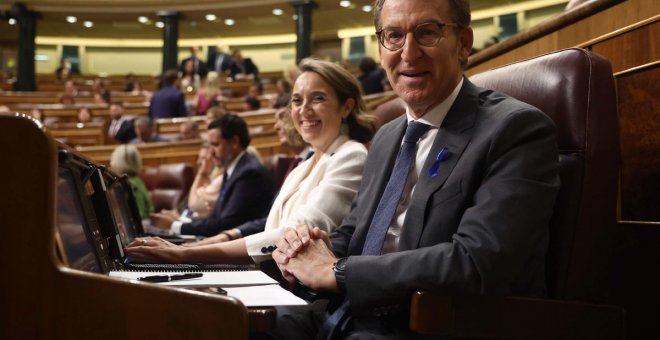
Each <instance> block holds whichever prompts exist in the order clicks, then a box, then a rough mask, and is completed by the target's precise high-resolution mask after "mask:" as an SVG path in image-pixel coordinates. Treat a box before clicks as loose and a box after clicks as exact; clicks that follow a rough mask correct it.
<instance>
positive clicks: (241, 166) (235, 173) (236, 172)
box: [218, 153, 251, 216]
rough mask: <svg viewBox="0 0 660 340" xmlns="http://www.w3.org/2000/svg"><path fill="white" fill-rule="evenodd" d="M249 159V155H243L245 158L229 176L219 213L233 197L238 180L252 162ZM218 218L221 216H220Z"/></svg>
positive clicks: (242, 158)
mask: <svg viewBox="0 0 660 340" xmlns="http://www.w3.org/2000/svg"><path fill="white" fill-rule="evenodd" d="M249 157H251V156H250V155H248V154H247V153H245V154H243V157H241V159H239V160H238V163H236V167H235V168H234V171H233V172H232V174H231V176H229V178H228V179H227V183H224V184H223V185H222V186H221V188H222V191H224V194H223V197H222V200H221V201H220V205H219V209H218V212H220V211H222V209H223V208H224V206H225V203H227V201H229V199H230V197H231V193H232V191H233V190H234V183H236V179H237V178H239V177H240V175H241V173H242V172H243V169H244V168H245V166H246V165H247V164H248V162H249V161H250V159H249ZM218 216H220V215H219V214H218Z"/></svg>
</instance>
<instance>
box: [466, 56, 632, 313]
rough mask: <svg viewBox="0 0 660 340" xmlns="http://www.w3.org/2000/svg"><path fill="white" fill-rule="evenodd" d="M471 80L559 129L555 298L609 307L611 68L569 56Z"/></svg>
mask: <svg viewBox="0 0 660 340" xmlns="http://www.w3.org/2000/svg"><path fill="white" fill-rule="evenodd" d="M470 80H471V81H472V82H473V83H475V84H476V85H478V86H481V87H485V88H489V89H493V90H496V91H499V92H502V93H505V94H508V95H510V96H512V97H514V98H517V99H519V100H521V101H524V102H526V103H529V104H531V105H534V106H536V107H537V108H539V109H541V110H542V111H543V112H545V113H546V114H547V115H548V116H550V117H551V118H552V120H553V121H554V122H555V124H556V125H557V129H558V146H559V163H560V179H561V188H560V191H559V194H558V197H557V201H556V204H555V208H554V214H553V218H552V221H551V225H550V242H549V248H548V257H547V270H546V274H547V282H548V288H549V295H550V296H551V297H555V298H560V299H580V300H587V301H608V298H609V296H610V287H609V283H610V282H611V281H612V280H611V277H610V275H611V268H610V264H611V263H612V262H611V260H612V256H613V250H614V241H615V231H616V230H615V228H616V207H617V190H618V189H617V184H618V175H619V166H620V156H619V138H618V133H619V130H618V125H617V109H616V108H617V105H616V96H615V87H614V79H613V77H612V70H611V66H610V63H609V62H608V61H607V60H606V59H604V58H602V57H600V56H598V55H596V54H593V53H590V52H588V51H585V50H581V49H566V50H561V51H557V52H554V53H550V54H546V55H543V56H540V57H535V58H532V59H528V60H524V61H520V62H516V63H514V64H510V65H506V66H502V67H500V68H497V69H494V70H490V71H486V72H484V73H480V74H477V75H474V76H472V77H471V78H470Z"/></svg>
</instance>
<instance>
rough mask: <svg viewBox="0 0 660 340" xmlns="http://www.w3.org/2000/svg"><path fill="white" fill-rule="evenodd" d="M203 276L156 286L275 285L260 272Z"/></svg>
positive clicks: (129, 274) (123, 274) (130, 275)
mask: <svg viewBox="0 0 660 340" xmlns="http://www.w3.org/2000/svg"><path fill="white" fill-rule="evenodd" d="M201 273H203V274H204V276H202V277H200V278H195V279H187V280H176V281H169V282H159V283H157V284H159V285H164V286H176V287H214V286H220V287H237V286H254V285H271V284H276V283H277V281H275V280H273V279H272V278H271V277H270V276H268V275H266V274H265V273H264V272H262V271H260V270H248V271H226V272H221V271H217V272H201ZM181 274H185V273H182V272H166V271H163V272H146V271H136V272H134V271H111V272H110V273H109V275H110V276H112V277H118V278H123V279H131V280H137V279H138V278H139V277H145V276H154V275H181Z"/></svg>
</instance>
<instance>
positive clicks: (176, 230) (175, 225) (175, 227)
mask: <svg viewBox="0 0 660 340" xmlns="http://www.w3.org/2000/svg"><path fill="white" fill-rule="evenodd" d="M182 225H183V223H182V222H179V221H174V222H172V225H171V226H170V232H172V234H174V235H181V226H182Z"/></svg>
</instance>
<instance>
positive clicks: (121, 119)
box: [108, 102, 136, 144]
mask: <svg viewBox="0 0 660 340" xmlns="http://www.w3.org/2000/svg"><path fill="white" fill-rule="evenodd" d="M110 118H111V119H112V121H110V127H109V128H108V137H109V138H110V139H114V140H116V141H117V142H119V143H122V144H125V143H128V142H129V141H131V140H132V139H133V138H135V137H136V135H135V127H134V126H133V118H132V117H126V116H124V106H123V105H122V103H120V102H115V103H112V104H110Z"/></svg>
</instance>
